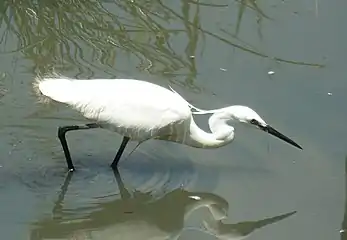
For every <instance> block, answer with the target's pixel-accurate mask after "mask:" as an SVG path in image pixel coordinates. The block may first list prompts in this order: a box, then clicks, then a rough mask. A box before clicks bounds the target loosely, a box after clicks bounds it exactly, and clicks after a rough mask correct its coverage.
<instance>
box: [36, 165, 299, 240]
mask: <svg viewBox="0 0 347 240" xmlns="http://www.w3.org/2000/svg"><path fill="white" fill-rule="evenodd" d="M72 174H73V173H69V174H68V175H67V177H66V179H65V182H64V184H63V186H62V189H61V193H60V194H59V197H58V200H57V201H56V203H55V205H54V208H53V211H52V215H53V216H52V218H49V219H47V218H46V219H43V220H40V221H37V222H35V224H34V225H35V227H34V229H33V230H32V233H31V236H30V239H32V240H33V239H35V240H36V239H53V238H54V239H62V238H64V239H66V238H69V239H80V238H82V239H178V238H179V236H180V235H181V233H182V231H183V230H196V231H202V232H205V233H207V234H212V235H215V236H217V237H221V238H224V236H225V234H224V233H225V229H224V228H223V229H221V230H222V231H220V230H219V229H215V228H211V227H210V228H207V230H204V229H199V228H192V227H188V228H187V227H185V220H186V219H187V218H188V217H189V216H190V214H191V213H192V212H194V211H195V210H197V209H199V208H201V207H207V208H208V209H209V212H210V213H211V214H210V215H211V217H209V219H204V220H205V222H206V223H209V224H210V225H209V226H212V225H211V224H220V220H222V219H225V218H226V213H227V210H228V203H227V201H226V200H225V199H223V198H222V197H220V196H218V195H215V194H213V193H205V192H189V191H186V190H184V189H180V188H177V189H175V190H173V191H171V192H169V193H167V194H166V195H164V196H162V197H161V198H158V199H153V197H152V196H151V193H150V192H149V193H143V192H138V191H134V192H132V193H131V192H129V191H128V190H127V189H126V187H125V186H124V184H123V181H122V179H121V176H120V175H119V173H118V172H117V171H116V172H115V178H116V181H117V184H118V187H119V191H120V196H121V198H120V199H112V200H110V201H107V202H102V203H98V204H96V205H94V206H93V207H90V208H89V209H88V212H89V213H88V214H87V215H85V216H83V217H81V216H78V214H79V212H80V211H85V210H86V209H85V208H83V207H81V208H76V209H64V207H63V202H64V197H65V194H66V192H67V188H68V185H69V183H70V180H71V177H72ZM291 214H293V213H290V214H287V215H286V216H285V215H282V216H284V217H277V219H276V220H271V221H267V222H266V223H265V222H264V221H266V220H261V221H260V222H256V221H255V222H249V223H245V224H248V229H249V230H248V231H247V232H245V231H244V230H243V229H242V227H243V225H242V223H240V224H234V225H231V224H230V225H227V224H226V225H225V226H227V227H228V229H229V231H230V232H231V231H233V232H235V233H240V234H239V235H240V236H242V235H243V234H244V233H246V234H249V233H250V232H252V231H253V230H254V229H256V228H259V227H262V226H265V225H266V224H270V223H273V222H275V221H279V220H281V219H283V218H285V217H287V216H289V215H291ZM275 218H276V217H275ZM275 218H273V219H275ZM261 222H264V223H261ZM239 226H241V228H240V230H238V228H239ZM218 231H220V232H218Z"/></svg>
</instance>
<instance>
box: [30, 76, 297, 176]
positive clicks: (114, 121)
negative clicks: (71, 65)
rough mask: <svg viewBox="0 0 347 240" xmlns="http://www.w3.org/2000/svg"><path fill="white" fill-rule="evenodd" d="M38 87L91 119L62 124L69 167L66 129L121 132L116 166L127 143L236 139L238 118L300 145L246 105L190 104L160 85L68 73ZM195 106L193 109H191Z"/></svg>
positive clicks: (212, 144)
mask: <svg viewBox="0 0 347 240" xmlns="http://www.w3.org/2000/svg"><path fill="white" fill-rule="evenodd" d="M34 89H35V90H36V92H37V93H38V94H39V96H41V97H43V99H44V100H45V99H46V100H54V101H56V102H60V103H64V104H67V105H68V106H70V107H72V108H74V109H76V110H77V111H79V112H80V113H81V114H82V115H83V116H84V117H85V118H87V119H89V120H91V121H92V123H89V124H79V125H72V126H62V127H59V128H58V138H59V140H60V142H61V145H62V148H63V151H64V154H65V158H66V162H67V166H68V168H69V170H70V171H73V170H74V169H75V168H74V165H73V163H72V160H71V156H70V152H69V148H68V145H67V141H66V138H65V134H66V133H67V132H68V131H72V130H80V129H93V128H104V129H108V130H110V131H113V132H117V133H119V134H121V135H123V140H122V143H121V145H120V148H119V149H118V152H117V154H116V156H115V158H114V160H113V162H112V164H111V167H112V168H113V169H115V168H117V164H118V162H119V159H120V158H121V155H122V153H123V151H124V149H125V147H126V145H127V143H128V142H129V140H132V141H137V142H138V145H139V144H140V143H142V142H144V141H146V140H149V139H158V140H166V141H172V142H177V143H181V144H185V145H188V146H191V147H195V148H218V147H222V146H224V145H227V144H228V143H230V142H232V141H233V140H234V137H235V134H234V128H233V127H232V126H230V125H228V124H227V123H228V122H229V121H238V122H241V123H245V124H248V125H250V126H253V127H255V128H257V129H260V130H263V131H265V132H267V133H269V134H272V135H274V136H276V137H278V138H280V139H282V140H284V141H286V142H287V143H289V144H292V145H294V146H295V147H297V148H300V149H302V148H301V147H300V146H299V145H298V144H297V143H295V142H294V141H293V140H291V139H290V138H288V137H286V136H284V135H283V134H281V133H280V132H278V131H277V130H275V129H274V128H272V127H271V126H270V125H268V124H267V123H266V122H265V121H264V120H263V119H262V118H261V117H260V116H259V115H258V114H257V113H256V112H255V111H254V110H252V109H250V108H249V107H246V106H240V105H235V106H229V107H224V108H220V109H215V110H201V109H198V108H196V107H194V106H193V105H191V104H189V103H188V102H187V101H186V100H185V99H184V98H183V97H181V96H180V95H179V94H178V93H177V92H175V91H173V90H172V89H171V91H170V90H169V89H167V88H164V87H161V86H159V85H156V84H153V83H149V82H146V81H141V80H134V79H113V80H108V79H93V80H77V79H71V78H67V77H64V76H48V77H37V78H36V79H35V84H34ZM193 109H194V110H195V111H193ZM208 113H211V114H212V116H211V117H210V118H209V122H208V123H209V127H210V130H211V133H207V132H205V131H203V130H202V129H200V128H199V127H198V126H197V124H196V123H195V122H194V119H193V116H192V114H208ZM138 145H137V146H138Z"/></svg>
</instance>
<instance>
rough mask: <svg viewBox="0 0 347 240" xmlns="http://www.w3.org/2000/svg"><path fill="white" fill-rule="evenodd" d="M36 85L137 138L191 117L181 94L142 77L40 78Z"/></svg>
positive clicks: (85, 113)
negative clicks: (109, 78) (139, 78)
mask: <svg viewBox="0 0 347 240" xmlns="http://www.w3.org/2000/svg"><path fill="white" fill-rule="evenodd" d="M38 88H39V90H40V92H41V93H42V94H43V95H45V96H46V97H49V98H51V99H53V100H55V101H58V102H62V103H66V104H68V105H70V106H71V107H73V108H75V109H77V110H78V111H79V112H81V113H82V114H83V115H84V116H85V117H86V118H88V119H90V120H93V121H96V122H97V123H99V124H100V125H101V126H102V127H105V128H108V129H110V130H113V131H116V132H118V133H120V134H123V135H125V136H129V137H131V138H135V139H138V140H145V139H148V138H151V137H153V136H155V135H156V134H157V133H158V131H160V130H161V129H163V128H165V127H167V126H169V125H172V124H174V123H180V122H184V121H187V120H190V117H191V111H190V108H189V106H188V105H187V103H186V101H185V100H184V99H183V98H182V97H180V96H179V95H178V94H175V93H173V92H171V91H170V90H168V89H166V88H163V87H161V86H158V85H155V84H152V83H149V82H145V81H139V80H132V79H115V80H107V79H94V80H73V79H68V78H62V77H59V78H43V79H41V80H39V84H38Z"/></svg>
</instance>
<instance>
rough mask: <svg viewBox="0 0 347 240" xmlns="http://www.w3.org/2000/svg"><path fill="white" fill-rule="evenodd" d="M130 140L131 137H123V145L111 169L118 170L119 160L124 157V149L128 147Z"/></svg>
mask: <svg viewBox="0 0 347 240" xmlns="http://www.w3.org/2000/svg"><path fill="white" fill-rule="evenodd" d="M129 140H130V138H129V137H123V141H122V144H121V145H120V147H119V149H118V152H117V155H116V157H115V158H114V160H113V162H112V164H111V168H112V169H116V168H117V165H118V162H119V159H120V157H121V156H122V154H123V152H124V149H125V147H126V145H127V143H128V142H129Z"/></svg>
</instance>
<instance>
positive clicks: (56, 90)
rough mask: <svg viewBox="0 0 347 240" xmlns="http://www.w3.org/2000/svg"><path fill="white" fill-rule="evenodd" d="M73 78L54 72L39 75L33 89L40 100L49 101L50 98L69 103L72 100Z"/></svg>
mask: <svg viewBox="0 0 347 240" xmlns="http://www.w3.org/2000/svg"><path fill="white" fill-rule="evenodd" d="M71 84H72V82H71V79H69V78H68V77H65V76H61V75H57V74H52V75H49V76H44V77H41V76H37V77H36V78H35V81H34V83H33V89H34V91H35V93H36V95H37V96H38V97H39V101H40V102H44V103H47V102H49V101H50V100H54V101H57V102H62V103H68V102H70V101H71V97H72V96H73V95H72V94H71V90H72V88H71Z"/></svg>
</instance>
